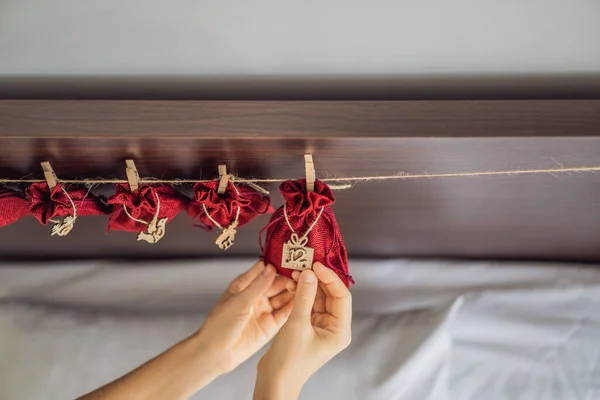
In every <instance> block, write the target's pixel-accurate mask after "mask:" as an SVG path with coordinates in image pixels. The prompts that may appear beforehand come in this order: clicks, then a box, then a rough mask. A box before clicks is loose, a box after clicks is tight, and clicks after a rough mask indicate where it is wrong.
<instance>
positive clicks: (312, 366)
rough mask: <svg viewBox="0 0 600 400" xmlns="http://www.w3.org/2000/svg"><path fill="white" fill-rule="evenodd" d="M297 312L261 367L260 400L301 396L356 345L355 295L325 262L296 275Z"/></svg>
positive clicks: (291, 285)
mask: <svg viewBox="0 0 600 400" xmlns="http://www.w3.org/2000/svg"><path fill="white" fill-rule="evenodd" d="M293 278H294V281H297V284H296V283H295V282H292V281H290V282H288V289H289V290H290V291H295V292H296V295H295V300H294V308H293V310H292V313H291V315H290V317H289V319H288V320H287V322H286V323H285V324H284V325H283V327H282V328H281V330H280V331H279V333H278V334H277V335H276V336H275V339H274V340H273V343H272V344H271V347H270V348H269V349H268V350H267V352H266V353H265V354H264V355H263V357H262V358H261V360H260V362H259V364H258V377H257V384H256V388H255V392H254V399H255V400H267V399H268V400H274V399H284V398H285V399H286V400H287V399H292V398H297V397H298V395H299V394H300V390H301V389H302V386H304V383H305V382H306V381H307V380H308V379H309V378H310V377H311V376H312V375H313V374H314V373H315V372H316V371H317V370H318V369H319V368H321V367H322V366H323V365H324V364H325V363H326V362H327V361H329V360H330V359H331V358H333V357H334V356H335V355H336V354H338V353H339V352H340V351H342V350H343V349H345V348H346V347H347V346H348V345H349V344H350V341H351V332H350V325H351V321H352V297H351V295H350V291H349V290H348V288H346V286H345V285H344V283H343V282H342V280H341V279H340V278H339V277H338V276H337V275H336V273H335V272H334V271H332V270H331V269H329V268H327V267H325V266H323V265H322V264H320V263H315V264H314V265H313V270H312V271H311V270H305V271H302V273H300V272H298V271H295V272H294V274H293Z"/></svg>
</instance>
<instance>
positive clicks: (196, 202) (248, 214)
mask: <svg viewBox="0 0 600 400" xmlns="http://www.w3.org/2000/svg"><path fill="white" fill-rule="evenodd" d="M218 187H219V182H218V181H214V182H198V183H196V184H195V185H194V199H193V200H192V201H190V204H189V205H188V215H189V216H190V217H192V219H193V220H194V222H195V223H196V224H197V226H200V227H202V228H204V229H206V230H211V229H212V228H216V227H217V226H216V225H215V223H214V222H213V220H214V221H216V222H217V223H218V224H219V225H220V226H221V227H223V228H225V227H227V226H229V225H230V224H232V223H233V221H234V220H235V218H236V215H237V212H238V209H239V210H240V215H239V217H238V226H244V225H246V224H247V223H248V222H250V221H252V220H253V219H254V218H256V217H257V216H259V215H261V214H265V213H268V212H273V208H272V207H271V199H270V197H269V196H268V195H266V194H264V193H260V192H258V191H256V190H254V189H253V188H251V187H249V186H247V185H244V184H239V185H237V186H234V183H233V182H229V183H228V184H227V189H225V193H223V194H219V193H217V189H218ZM205 208H206V211H208V215H207V214H206V212H205V210H204V209H205ZM211 218H212V220H211Z"/></svg>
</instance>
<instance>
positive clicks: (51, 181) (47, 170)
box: [41, 161, 58, 191]
mask: <svg viewBox="0 0 600 400" xmlns="http://www.w3.org/2000/svg"><path fill="white" fill-rule="evenodd" d="M41 165H42V170H43V171H44V178H45V179H46V183H48V188H49V189H50V191H52V190H54V188H55V187H56V185H57V184H58V178H57V177H56V174H55V173H54V170H53V169H52V166H51V165H50V163H49V162H48V161H44V162H42V163H41Z"/></svg>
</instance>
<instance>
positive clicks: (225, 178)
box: [217, 165, 231, 194]
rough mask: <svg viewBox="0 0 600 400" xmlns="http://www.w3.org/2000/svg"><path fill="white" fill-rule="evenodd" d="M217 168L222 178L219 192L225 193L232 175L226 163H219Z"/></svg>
mask: <svg viewBox="0 0 600 400" xmlns="http://www.w3.org/2000/svg"><path fill="white" fill-rule="evenodd" d="M217 168H218V170H219V178H221V180H220V181H219V187H218V188H217V193H219V194H223V193H225V190H227V184H228V183H229V179H231V175H229V174H228V173H227V166H226V165H219V166H218V167H217Z"/></svg>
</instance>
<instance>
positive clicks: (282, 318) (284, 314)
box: [273, 297, 294, 328]
mask: <svg viewBox="0 0 600 400" xmlns="http://www.w3.org/2000/svg"><path fill="white" fill-rule="evenodd" d="M293 309H294V298H293V297H292V298H291V300H290V301H288V302H287V303H286V304H285V305H284V306H283V307H281V308H280V309H278V310H275V312H274V313H273V319H274V320H275V325H277V328H281V327H282V326H283V324H285V322H286V321H287V320H288V319H289V317H290V315H291V314H292V310H293Z"/></svg>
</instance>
